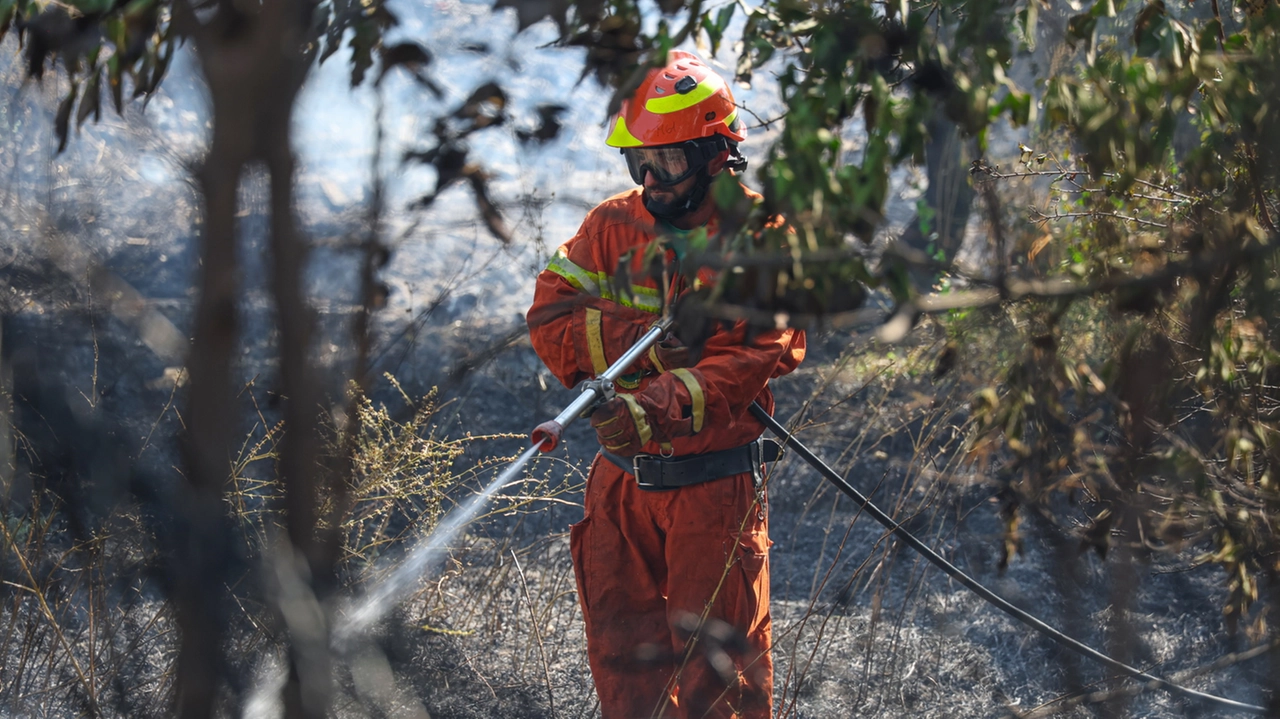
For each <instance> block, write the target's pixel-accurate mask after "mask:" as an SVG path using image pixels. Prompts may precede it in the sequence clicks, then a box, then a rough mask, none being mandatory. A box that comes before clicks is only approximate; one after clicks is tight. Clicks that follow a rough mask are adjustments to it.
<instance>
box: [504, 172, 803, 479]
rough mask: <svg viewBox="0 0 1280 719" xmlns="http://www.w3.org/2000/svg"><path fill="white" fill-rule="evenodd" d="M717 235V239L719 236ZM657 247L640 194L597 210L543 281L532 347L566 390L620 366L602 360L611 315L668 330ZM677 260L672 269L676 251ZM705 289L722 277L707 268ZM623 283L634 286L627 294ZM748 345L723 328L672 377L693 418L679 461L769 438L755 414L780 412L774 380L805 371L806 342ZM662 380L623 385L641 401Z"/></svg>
mask: <svg viewBox="0 0 1280 719" xmlns="http://www.w3.org/2000/svg"><path fill="white" fill-rule="evenodd" d="M712 222H713V223H714V222H715V221H714V220H713V221H712ZM709 230H711V231H712V232H714V227H711V228H709ZM655 239H656V233H655V230H654V222H653V218H652V216H651V215H650V214H649V212H648V211H647V210H645V208H644V202H643V200H642V191H641V189H640V188H635V189H632V190H629V191H627V192H623V193H621V194H618V195H615V196H614V197H611V198H609V199H608V200H605V201H604V202H602V203H600V204H599V205H598V206H596V207H595V209H593V210H591V212H589V213H588V214H587V217H586V219H585V220H584V221H583V223H582V227H581V228H580V229H579V230H578V233H577V234H576V235H574V236H573V238H572V239H570V240H569V241H568V242H566V243H565V244H564V245H562V246H561V247H560V248H559V249H558V250H557V251H556V254H555V256H554V257H553V258H552V259H551V261H550V263H548V265H547V269H545V270H543V271H542V272H541V273H540V274H539V275H538V284H537V288H536V289H535V291H534V297H533V306H532V307H531V308H530V309H529V314H528V318H527V319H528V323H529V332H530V337H531V339H532V341H533V348H534V350H535V351H536V352H537V353H538V356H540V357H541V358H542V361H543V362H545V363H546V365H547V367H548V369H550V370H551V372H552V373H553V374H555V376H556V377H557V378H558V379H559V380H560V381H561V382H563V383H564V385H565V386H566V387H572V386H574V385H576V384H577V383H578V382H580V381H582V380H584V379H588V378H590V377H593V376H595V375H597V374H599V373H600V372H602V371H603V370H604V369H605V368H606V367H608V365H609V363H611V362H613V361H615V360H617V357H613V356H607V354H606V353H605V352H603V351H602V346H607V345H608V344H609V343H607V342H602V341H601V338H600V337H599V335H598V333H599V332H600V331H601V329H600V328H601V327H602V326H605V327H607V326H609V323H602V322H601V321H600V317H601V315H605V314H607V315H609V317H610V319H611V320H625V321H629V322H633V323H637V324H641V325H643V326H645V327H648V326H650V325H652V324H653V323H654V322H656V321H657V320H658V313H659V312H661V309H662V297H661V290H660V289H659V286H658V282H657V280H655V279H654V278H653V277H651V276H650V273H647V272H645V267H644V255H645V248H646V247H648V246H649V245H650V244H651V243H652V242H653V241H654V240H655ZM667 255H668V257H667V259H668V261H670V260H671V259H672V258H673V255H672V252H671V250H667ZM698 280H699V281H701V282H703V283H709V282H711V281H713V280H714V274H713V273H712V272H711V271H709V270H707V269H705V268H704V269H702V270H699V272H698ZM622 283H626V284H628V285H629V287H627V291H625V292H624V291H622V287H620V285H621V284H622ZM674 289H676V290H679V289H680V288H679V287H676V288H674ZM613 326H617V324H616V323H615V324H614V325H613ZM593 333H596V336H593ZM746 337H747V332H746V325H745V323H743V322H739V323H737V324H736V325H734V326H733V327H732V328H729V329H725V328H721V329H719V330H717V331H716V333H715V334H714V335H712V336H711V338H710V339H708V340H707V343H706V346H705V347H704V348H703V350H702V354H701V356H700V357H699V359H698V362H697V364H696V365H695V366H693V367H690V368H687V369H684V370H680V369H677V370H674V371H672V372H671V373H670V374H671V375H675V376H676V378H678V379H679V380H680V381H679V382H670V380H671V378H669V377H668V378H664V379H665V380H668V382H669V383H670V384H671V385H673V386H674V387H675V392H674V394H675V395H676V402H675V403H674V405H673V406H671V407H669V408H668V411H669V412H670V413H671V414H670V417H671V419H673V420H677V419H680V418H681V417H682V416H683V417H684V418H686V419H687V418H688V417H689V416H690V415H692V418H693V429H694V433H693V434H692V435H689V436H684V437H676V438H674V440H673V441H672V443H671V444H672V448H673V449H674V451H675V454H677V455H686V454H697V453H701V452H709V451H715V450H721V449H730V448H733V447H738V446H741V445H744V444H746V443H748V442H750V441H752V440H754V439H755V438H757V437H759V436H760V435H761V434H762V433H763V432H764V427H763V425H761V424H760V423H759V422H758V421H757V420H756V419H755V418H753V417H752V416H751V415H750V414H749V413H748V412H747V408H748V407H749V406H750V404H751V401H752V400H756V401H759V402H760V404H761V406H762V407H764V408H765V409H766V410H767V411H769V412H773V393H772V392H771V391H770V390H769V387H768V382H769V379H770V378H773V377H779V376H781V375H784V374H786V373H788V372H790V371H792V370H793V369H795V368H796V366H798V365H799V364H800V361H801V360H802V359H803V358H804V351H805V339H804V332H802V331H799V330H791V329H786V330H771V331H767V332H757V333H755V334H753V335H752V336H751V339H750V341H747V339H746ZM663 374H667V373H663ZM656 379H658V375H655V374H653V373H649V374H648V375H647V376H645V377H643V378H641V379H640V381H639V385H638V386H634V387H626V386H625V385H619V387H618V390H619V391H620V392H628V391H631V392H639V391H642V390H643V389H644V388H645V387H647V386H648V385H649V383H651V382H653V381H655V380H656ZM657 420H658V421H659V422H661V420H662V418H657ZM643 451H645V452H650V453H658V452H659V451H660V447H659V446H658V444H657V442H650V443H649V444H648V445H646V446H645V448H644V450H643Z"/></svg>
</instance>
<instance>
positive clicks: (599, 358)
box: [587, 307, 609, 374]
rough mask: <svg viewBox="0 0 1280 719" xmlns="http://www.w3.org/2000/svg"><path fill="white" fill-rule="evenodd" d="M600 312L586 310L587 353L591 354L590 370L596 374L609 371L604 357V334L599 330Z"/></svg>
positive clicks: (592, 308)
mask: <svg viewBox="0 0 1280 719" xmlns="http://www.w3.org/2000/svg"><path fill="white" fill-rule="evenodd" d="M600 318H601V314H600V310H598V309H596V308H594V307H588V308H587V352H588V353H590V354H591V368H592V369H593V370H595V373H596V374H600V373H601V372H604V371H605V370H607V369H609V360H607V359H605V357H604V334H603V333H602V332H601V330H600Z"/></svg>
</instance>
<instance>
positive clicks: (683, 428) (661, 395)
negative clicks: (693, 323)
mask: <svg viewBox="0 0 1280 719" xmlns="http://www.w3.org/2000/svg"><path fill="white" fill-rule="evenodd" d="M684 374H685V375H686V376H687V377H688V379H687V380H686V379H681V378H680V377H678V376H677V375H676V374H675V373H671V372H663V373H662V374H660V375H658V377H657V378H655V379H654V380H653V381H652V382H650V383H649V386H648V387H645V388H644V389H643V390H641V391H640V392H637V393H635V394H619V395H618V396H616V397H614V398H613V399H611V400H609V401H608V402H605V403H604V404H602V405H600V406H599V407H598V408H596V410H595V411H594V412H592V413H591V426H592V427H593V428H595V430H596V439H598V440H599V441H600V446H601V447H604V448H605V449H606V450H608V451H609V452H612V453H614V454H617V455H621V456H623V457H632V456H635V455H636V454H639V453H640V451H641V450H643V449H644V446H645V445H646V444H648V443H649V441H650V440H656V441H657V442H659V443H660V444H668V443H670V442H671V440H672V439H673V438H675V437H687V436H689V435H691V434H693V433H694V432H695V431H696V430H698V429H701V427H700V426H695V425H697V423H699V422H701V412H702V409H701V407H700V398H699V399H694V397H693V392H694V390H692V389H691V388H690V384H689V383H690V382H692V383H693V386H694V387H697V386H698V383H697V380H696V379H694V378H693V376H692V375H690V374H689V373H688V371H685V372H684ZM698 391H699V393H700V390H698ZM695 408H696V409H695ZM695 417H696V419H695Z"/></svg>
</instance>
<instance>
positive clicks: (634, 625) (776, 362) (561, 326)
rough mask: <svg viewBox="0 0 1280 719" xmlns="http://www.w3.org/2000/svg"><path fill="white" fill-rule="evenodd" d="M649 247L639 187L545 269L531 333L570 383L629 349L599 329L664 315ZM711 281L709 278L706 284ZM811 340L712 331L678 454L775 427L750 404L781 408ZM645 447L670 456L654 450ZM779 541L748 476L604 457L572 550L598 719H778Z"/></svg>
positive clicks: (593, 216) (587, 224) (687, 401)
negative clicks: (648, 474) (666, 470)
mask: <svg viewBox="0 0 1280 719" xmlns="http://www.w3.org/2000/svg"><path fill="white" fill-rule="evenodd" d="M713 223H714V220H713ZM709 229H711V230H712V231H713V232H714V228H709ZM654 240H655V231H654V225H653V219H652V217H651V216H650V215H649V213H648V212H647V211H646V210H645V209H644V204H643V201H642V199H641V190H640V189H639V188H637V189H634V190H631V191H628V192H624V193H622V194H619V195H617V196H615V197H612V198H610V199H609V200H606V201H605V202H603V203H601V204H600V205H599V206H597V207H596V208H595V209H593V210H592V211H591V212H590V213H589V214H588V215H587V218H586V220H585V221H584V222H583V224H582V228H581V229H580V230H579V231H578V234H577V235H575V236H574V237H573V239H571V240H569V242H567V243H566V244H565V245H564V246H562V247H561V248H560V249H559V250H558V251H557V253H556V255H555V257H554V258H553V259H552V260H551V262H550V263H549V265H548V267H547V269H546V270H544V271H543V272H542V273H541V274H540V275H539V276H538V284H537V289H536V291H535V294H534V302H533V307H532V308H530V310H529V314H528V322H529V329H530V335H531V338H532V341H533V347H534V349H535V350H536V351H537V353H538V355H539V356H540V357H541V358H542V360H543V361H544V362H545V363H546V364H547V367H548V368H549V369H550V370H551V371H552V372H553V373H554V374H555V375H556V377H558V378H559V379H560V381H561V382H563V383H564V384H565V386H567V387H571V386H573V385H575V384H577V383H578V382H579V381H581V380H583V379H587V378H589V377H592V376H594V375H596V374H598V373H599V372H601V371H602V370H604V369H605V368H606V367H607V366H608V365H609V364H610V363H612V362H613V361H615V360H617V359H618V357H617V356H616V355H618V354H620V352H621V351H623V350H625V346H622V345H623V343H619V342H617V341H615V340H616V337H610V336H604V335H603V334H602V333H603V332H605V331H608V330H609V328H612V331H614V332H617V333H618V334H623V333H626V334H628V336H632V333H633V328H632V327H630V326H629V325H628V323H634V324H640V325H643V326H644V327H648V326H649V325H652V324H653V322H655V321H656V320H657V319H658V316H657V314H656V313H658V312H659V311H660V310H661V306H662V301H661V300H662V298H661V294H660V290H659V289H658V282H657V281H655V280H654V279H653V278H652V277H650V276H647V274H646V273H645V272H644V269H645V268H644V266H643V261H644V260H643V257H644V255H645V248H646V247H648V246H649V245H650V244H651V243H652V242H653V241H654ZM668 253H670V251H669V250H668ZM669 259H670V257H669ZM713 279H714V278H713V277H712V276H711V274H710V273H709V271H706V270H703V271H700V272H699V275H698V281H700V282H710V281H711V280H713ZM620 282H625V283H627V284H628V285H629V286H628V287H626V288H625V291H624V289H623V288H621V287H619V283H620ZM681 288H682V283H681V282H677V283H676V284H675V285H674V286H673V287H672V288H671V291H672V294H676V293H678V292H679V291H680V290H681ZM804 347H805V344H804V334H803V332H799V331H793V330H781V331H769V332H764V333H757V334H754V335H752V336H751V338H750V340H747V335H746V328H745V327H744V326H742V325H739V326H735V327H733V328H730V329H722V330H720V331H717V332H716V333H715V334H714V335H713V336H712V337H711V338H710V339H709V340H708V341H707V343H706V346H705V347H704V348H703V350H702V353H701V355H700V356H699V358H698V361H697V364H696V365H694V366H692V367H689V368H686V369H673V370H672V374H673V375H676V376H678V377H679V379H680V380H681V381H680V382H673V383H672V384H673V385H674V386H675V387H676V388H677V391H676V393H675V394H676V395H677V396H676V401H675V403H674V404H673V405H672V406H671V407H669V408H668V411H669V412H670V413H671V417H672V418H673V419H678V418H684V419H688V418H689V417H692V419H693V428H694V433H693V434H692V435H689V436H681V437H676V438H675V439H674V440H673V441H672V443H671V449H670V451H673V452H674V454H675V455H677V456H683V455H690V454H700V453H703V452H712V451H717V450H725V449H732V448H734V447H740V446H742V445H745V444H747V443H749V442H751V441H752V440H754V439H756V438H757V437H759V436H760V435H761V434H762V433H763V432H764V427H763V426H762V425H761V424H760V423H759V422H758V421H757V420H755V419H754V418H753V417H751V416H750V414H748V411H747V408H748V407H749V406H750V404H751V402H752V401H753V400H755V401H758V402H760V404H761V406H763V407H764V408H765V409H766V410H768V411H770V412H772V411H773V395H772V393H771V392H770V390H769V388H768V386H767V383H768V381H769V379H770V378H772V377H777V376H780V375H783V374H786V373H787V372H790V371H791V370H793V369H795V367H796V366H797V365H798V364H799V363H800V360H801V359H802V358H803V357H804ZM656 376H657V375H656V374H655V371H654V370H649V371H648V372H647V373H646V374H645V375H644V376H641V377H638V378H633V379H635V380H636V381H634V382H632V383H629V386H628V383H620V384H619V386H618V389H619V391H621V392H626V391H640V390H642V389H643V388H644V387H646V386H647V385H648V383H649V382H651V381H653V379H654V378H655V377H656ZM659 421H661V419H659ZM644 452H646V453H652V454H658V453H660V452H662V448H661V447H659V446H658V444H657V443H656V442H652V441H651V442H649V444H648V445H646V446H645V448H644ZM663 453H666V452H663ZM769 544H770V542H769V536H768V520H767V514H766V500H765V496H764V492H763V489H760V490H757V489H756V487H755V486H754V483H753V481H752V477H751V475H750V474H742V475H737V476H732V477H725V478H721V479H717V480H714V481H709V482H703V483H700V484H695V485H692V486H688V487H683V488H680V489H675V490H668V491H662V492H652V491H645V490H641V489H640V488H639V487H638V486H637V485H636V482H635V480H634V479H633V478H632V477H631V475H630V474H627V473H624V472H623V471H622V470H620V469H619V468H618V467H616V466H615V465H613V464H611V463H610V462H608V461H606V460H604V459H603V458H602V457H600V456H599V455H597V456H596V459H595V462H594V463H593V464H592V465H591V472H590V474H589V475H588V478H587V489H586V497H585V512H584V516H583V519H582V521H581V522H579V523H577V524H575V525H573V527H572V528H571V532H570V547H571V552H572V555H573V564H574V571H575V574H576V576H577V581H578V597H579V601H580V602H581V604H582V611H583V615H584V617H585V620H586V633H587V655H588V660H589V662H590V665H591V672H592V676H593V678H594V680H595V684H596V691H597V693H598V695H599V697H600V704H601V714H602V716H603V719H631V718H633V717H744V718H750V719H758V718H767V717H770V716H771V713H772V690H773V663H772V660H771V658H770V656H769V648H770V645H771V638H770V631H771V622H770V616H769V559H768V557H769V555H768V548H769Z"/></svg>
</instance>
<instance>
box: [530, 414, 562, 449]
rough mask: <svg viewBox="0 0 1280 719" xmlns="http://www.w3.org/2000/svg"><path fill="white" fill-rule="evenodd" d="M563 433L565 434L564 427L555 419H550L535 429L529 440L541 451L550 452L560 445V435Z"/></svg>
mask: <svg viewBox="0 0 1280 719" xmlns="http://www.w3.org/2000/svg"><path fill="white" fill-rule="evenodd" d="M562 432H564V427H562V426H561V425H560V423H559V422H557V421H555V420H554V419H549V420H547V421H546V422H543V423H542V424H540V425H538V426H537V427H534V428H533V433H532V434H530V435H529V438H530V439H531V440H533V443H534V444H535V445H537V446H538V449H539V450H541V451H543V452H550V451H551V450H553V449H555V448H556V446H557V445H559V444H560V434H561V433H562Z"/></svg>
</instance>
